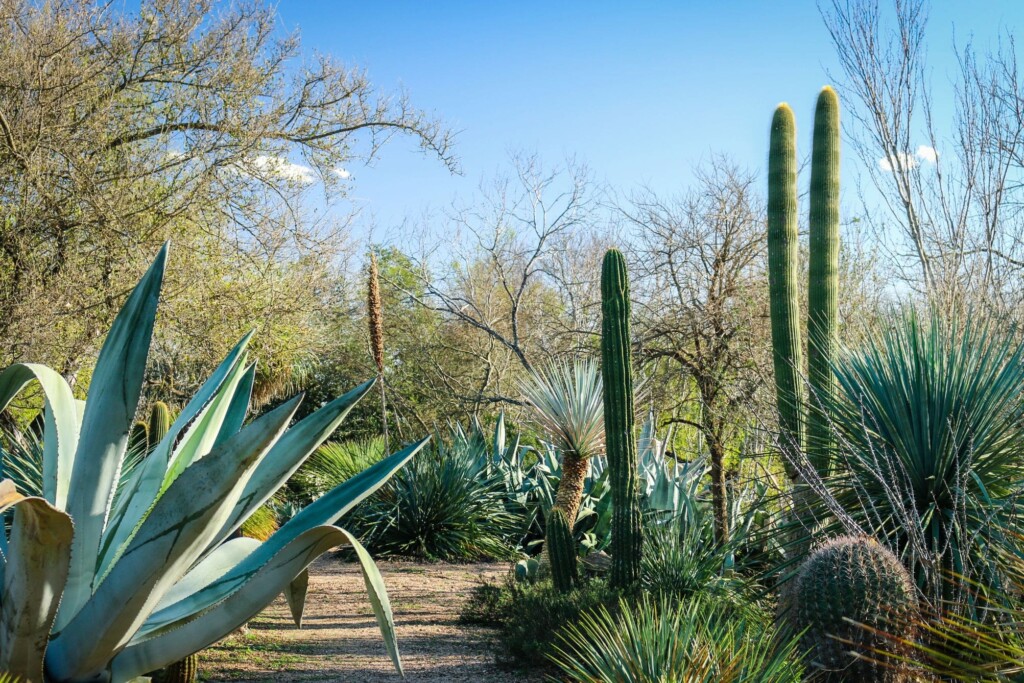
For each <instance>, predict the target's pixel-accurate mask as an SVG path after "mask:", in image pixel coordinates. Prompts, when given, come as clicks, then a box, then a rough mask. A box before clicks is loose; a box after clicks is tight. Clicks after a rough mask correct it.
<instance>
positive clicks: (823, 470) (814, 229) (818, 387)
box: [807, 86, 839, 475]
mask: <svg viewBox="0 0 1024 683" xmlns="http://www.w3.org/2000/svg"><path fill="white" fill-rule="evenodd" d="M838 289H839V98H838V97H836V91H835V90H833V89H832V88H830V87H828V86H825V87H824V88H823V89H822V91H821V93H820V94H819V95H818V104H817V107H816V108H815V110H814V143H813V148H812V152H811V207H810V258H809V263H808V287H807V374H808V377H809V380H810V385H811V392H812V394H813V395H812V397H811V401H810V403H809V406H808V411H807V456H808V458H809V459H810V461H811V464H813V465H814V467H815V469H817V471H818V473H819V474H822V475H824V474H827V473H828V471H829V467H830V460H831V455H832V450H833V443H834V438H833V435H832V429H831V425H830V424H829V414H828V407H829V405H830V404H831V402H832V400H833V395H834V394H835V384H836V383H835V376H834V375H833V374H832V367H831V366H832V363H834V362H835V355H836V347H837V346H838V343H839V342H838V325H839V297H838V291H837V290H838Z"/></svg>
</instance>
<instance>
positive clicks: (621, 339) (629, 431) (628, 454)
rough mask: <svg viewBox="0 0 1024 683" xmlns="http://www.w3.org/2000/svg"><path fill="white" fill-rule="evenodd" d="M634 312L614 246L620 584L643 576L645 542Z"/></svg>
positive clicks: (609, 284) (615, 568)
mask: <svg viewBox="0 0 1024 683" xmlns="http://www.w3.org/2000/svg"><path fill="white" fill-rule="evenodd" d="M629 314H630V302H629V275H628V274H627V272H626V259H625V258H624V257H623V256H622V252H620V251H619V250H618V249H609V250H608V252H607V253H605V255H604V264H603V265H602V268H601V376H602V380H603V382H604V434H605V443H606V444H607V447H606V452H607V454H608V470H609V474H610V479H611V495H612V544H611V551H612V581H611V583H612V585H613V586H615V587H617V588H626V587H629V586H631V585H633V584H635V583H636V581H637V580H638V578H639V576H640V549H641V543H642V538H641V533H640V491H639V478H638V474H637V466H638V463H637V451H636V435H635V434H634V429H633V371H632V367H631V356H632V352H631V350H630V334H629Z"/></svg>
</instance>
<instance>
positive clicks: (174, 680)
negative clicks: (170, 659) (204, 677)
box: [152, 655, 199, 683]
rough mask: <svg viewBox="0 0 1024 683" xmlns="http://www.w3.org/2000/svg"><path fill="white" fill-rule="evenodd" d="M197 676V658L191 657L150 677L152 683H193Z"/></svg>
mask: <svg viewBox="0 0 1024 683" xmlns="http://www.w3.org/2000/svg"><path fill="white" fill-rule="evenodd" d="M198 675H199V656H198V655H191V656H189V657H185V659H182V660H181V661H179V662H175V663H174V664H171V665H170V666H169V667H167V668H166V669H163V670H162V671H159V672H158V673H157V674H155V675H154V676H152V679H153V683H195V680H196V677H197V676H198Z"/></svg>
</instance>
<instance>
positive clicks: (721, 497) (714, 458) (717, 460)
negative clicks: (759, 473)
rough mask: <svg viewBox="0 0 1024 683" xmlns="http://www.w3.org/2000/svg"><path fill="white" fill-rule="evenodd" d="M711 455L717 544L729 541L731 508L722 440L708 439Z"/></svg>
mask: <svg viewBox="0 0 1024 683" xmlns="http://www.w3.org/2000/svg"><path fill="white" fill-rule="evenodd" d="M707 441H708V451H709V452H710V453H711V503H712V506H713V508H714V512H715V543H716V544H718V545H722V544H723V543H725V542H726V541H728V540H729V507H728V498H727V497H726V490H725V464H724V460H725V447H724V446H723V445H722V442H721V440H720V439H718V438H716V437H713V436H709V437H708V440H707Z"/></svg>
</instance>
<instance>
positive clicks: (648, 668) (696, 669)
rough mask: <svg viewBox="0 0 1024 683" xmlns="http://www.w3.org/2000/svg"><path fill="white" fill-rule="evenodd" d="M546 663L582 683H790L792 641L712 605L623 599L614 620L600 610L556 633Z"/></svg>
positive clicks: (795, 668) (795, 661)
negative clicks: (558, 640) (557, 637)
mask: <svg viewBox="0 0 1024 683" xmlns="http://www.w3.org/2000/svg"><path fill="white" fill-rule="evenodd" d="M560 638H561V641H562V642H561V644H560V645H557V646H556V647H555V652H554V654H552V655H551V659H552V661H554V663H555V664H557V665H558V667H559V668H560V669H561V670H562V672H563V673H564V674H565V675H567V676H569V677H570V679H571V680H574V681H584V682H585V683H621V681H631V682H632V683H665V682H666V681H673V682H677V681H678V682H679V683H733V682H735V683H739V682H740V681H742V682H743V683H797V682H798V681H800V680H801V671H802V667H801V666H800V664H799V658H798V657H797V656H796V643H795V642H793V641H790V642H785V643H782V644H777V643H776V642H775V641H774V638H775V636H774V633H773V632H772V630H771V628H770V627H768V626H766V625H764V624H759V623H757V622H756V621H753V620H750V619H746V618H738V617H736V616H734V615H731V614H730V613H729V612H728V611H727V610H723V609H722V608H721V607H720V606H718V605H716V604H715V603H714V602H712V601H709V600H707V599H706V598H703V597H700V596H698V597H695V598H693V599H691V600H687V601H685V602H682V603H674V602H672V601H667V600H657V599H651V598H644V599H643V600H641V601H640V603H639V604H635V605H634V604H629V603H626V602H623V603H622V605H621V609H620V610H619V616H618V617H617V618H616V617H613V616H612V615H611V614H610V613H609V612H608V611H607V610H606V609H604V608H601V609H600V610H598V611H597V612H596V613H594V614H586V615H584V616H583V618H582V619H581V620H580V622H579V623H577V624H570V625H568V626H567V627H566V628H565V629H563V630H562V632H561V635H560Z"/></svg>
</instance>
